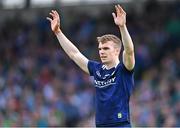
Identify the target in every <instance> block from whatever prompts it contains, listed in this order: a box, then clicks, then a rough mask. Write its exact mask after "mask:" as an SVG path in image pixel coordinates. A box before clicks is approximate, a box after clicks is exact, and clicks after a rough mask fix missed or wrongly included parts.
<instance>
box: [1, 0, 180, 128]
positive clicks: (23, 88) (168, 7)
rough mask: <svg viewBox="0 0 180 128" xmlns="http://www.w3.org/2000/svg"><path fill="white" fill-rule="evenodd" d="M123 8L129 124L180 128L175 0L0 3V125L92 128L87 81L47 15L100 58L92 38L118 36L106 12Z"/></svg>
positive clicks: (179, 24)
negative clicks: (130, 61)
mask: <svg viewBox="0 0 180 128" xmlns="http://www.w3.org/2000/svg"><path fill="white" fill-rule="evenodd" d="M115 4H121V5H122V6H123V8H124V9H125V10H126V12H127V26H128V30H129V32H130V34H131V36H132V39H133V42H134V45H135V56H136V66H135V86H136V88H135V91H134V93H133V95H132V97H131V101H130V108H131V120H132V125H133V126H152V127H153V126H154V127H165V126H167V127H173V126H174V127H177V126H180V79H179V77H180V47H179V44H180V1H179V0H156V1H155V0H0V126H1V127H10V126H24V127H26V126H34V127H38V126H41V127H42V126H64V127H70V126H82V127H83V126H86V127H87V126H91V127H94V126H95V124H94V121H95V120H94V113H95V107H94V106H95V105H94V104H95V103H94V98H95V97H94V96H95V92H94V87H93V82H92V78H91V77H89V76H88V75H87V74H85V73H84V72H83V71H81V70H80V68H79V67H77V66H76V65H75V63H74V62H73V61H72V60H70V59H69V57H68V56H67V55H66V54H65V53H64V51H63V50H62V49H61V47H60V46H59V44H58V40H57V39H56V37H55V35H54V34H53V33H52V31H51V29H50V24H49V23H48V21H47V20H46V17H47V16H48V15H49V11H50V10H51V9H57V11H58V12H59V13H60V16H61V28H62V30H63V32H64V34H65V35H66V36H67V37H68V38H69V39H70V40H71V41H72V42H73V43H74V44H75V45H76V46H77V47H78V48H79V49H80V51H81V52H82V53H83V54H84V55H85V56H86V57H88V58H89V59H92V60H97V61H99V56H98V49H97V43H96V37H97V36H101V35H103V34H107V33H112V34H115V35H117V36H120V34H119V30H118V28H117V27H116V25H115V24H114V22H113V17H112V15H111V13H112V12H113V11H115V10H114V5H115Z"/></svg>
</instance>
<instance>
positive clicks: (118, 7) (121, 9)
mask: <svg viewBox="0 0 180 128" xmlns="http://www.w3.org/2000/svg"><path fill="white" fill-rule="evenodd" d="M115 9H116V13H120V14H122V13H124V14H126V12H125V11H124V10H123V8H122V7H121V6H120V5H119V4H118V5H115Z"/></svg>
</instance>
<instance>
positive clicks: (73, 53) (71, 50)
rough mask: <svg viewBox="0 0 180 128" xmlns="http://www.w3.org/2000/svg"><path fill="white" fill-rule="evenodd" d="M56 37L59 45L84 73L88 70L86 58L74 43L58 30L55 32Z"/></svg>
mask: <svg viewBox="0 0 180 128" xmlns="http://www.w3.org/2000/svg"><path fill="white" fill-rule="evenodd" d="M56 37H57V39H58V40H59V43H60V45H61V47H62V48H63V49H64V51H65V52H66V54H67V55H68V56H69V57H70V58H71V59H72V60H73V61H74V62H75V63H76V64H77V65H78V66H79V67H80V68H81V69H82V70H83V71H85V72H86V73H88V74H89V71H88V59H87V58H86V57H85V56H84V55H83V54H82V53H81V52H80V51H79V50H78V49H77V48H76V46H74V44H73V43H72V42H71V41H70V40H69V39H67V37H66V36H65V35H64V34H63V33H62V32H61V31H60V32H58V33H56Z"/></svg>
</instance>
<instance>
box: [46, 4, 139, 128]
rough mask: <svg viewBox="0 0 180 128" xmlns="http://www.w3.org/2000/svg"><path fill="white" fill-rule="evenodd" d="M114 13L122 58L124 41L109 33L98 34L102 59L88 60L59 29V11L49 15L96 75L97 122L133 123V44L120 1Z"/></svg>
mask: <svg viewBox="0 0 180 128" xmlns="http://www.w3.org/2000/svg"><path fill="white" fill-rule="evenodd" d="M115 9H116V14H115V13H112V15H113V18H114V22H115V24H116V25H117V26H118V27H119V30H120V33H121V36H122V44H123V46H124V51H123V59H122V61H120V60H119V54H120V51H121V41H120V39H119V38H118V37H116V36H114V35H111V34H107V35H104V36H102V37H98V38H97V40H98V43H99V46H98V47H99V55H100V58H101V61H102V63H99V62H95V61H91V60H88V59H87V58H86V57H85V56H84V55H82V54H81V52H80V51H79V50H78V49H77V48H76V47H75V46H74V45H73V44H72V43H71V41H70V40H68V39H67V38H66V36H65V35H64V34H63V33H62V31H61V29H60V18H59V14H58V13H57V12H56V11H54V10H52V11H51V12H50V13H49V14H50V15H51V16H52V18H49V17H47V19H48V20H49V21H50V23H51V29H52V31H53V32H54V33H55V35H56V37H57V38H58V40H59V43H60V45H61V47H62V48H63V49H64V51H65V52H66V53H67V55H68V56H69V57H70V58H71V59H72V60H73V61H74V62H75V63H76V64H77V65H78V66H79V67H80V68H81V69H82V70H83V71H85V72H86V73H88V74H89V75H91V76H94V84H95V88H96V126H98V127H99V126H102V127H103V126H108V127H113V126H116V127H124V126H125V127H130V126H131V125H130V114H129V99H130V95H131V92H132V89H133V86H134V79H133V69H134V65H135V58H134V46H133V43H132V40H131V37H130V35H129V32H128V30H127V27H126V13H125V11H124V10H123V9H122V8H121V6H120V5H116V6H115Z"/></svg>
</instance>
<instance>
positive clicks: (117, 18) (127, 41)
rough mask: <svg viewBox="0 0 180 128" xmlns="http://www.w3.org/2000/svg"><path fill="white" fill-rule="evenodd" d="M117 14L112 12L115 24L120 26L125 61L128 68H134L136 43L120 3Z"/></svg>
mask: <svg viewBox="0 0 180 128" xmlns="http://www.w3.org/2000/svg"><path fill="white" fill-rule="evenodd" d="M115 9H116V14H115V13H112V15H113V18H114V22H115V24H116V25H117V26H118V27H119V29H120V33H121V37H122V43H123V46H124V51H123V63H124V65H125V67H126V68H127V69H128V70H132V69H133V68H134V65H135V57H134V45H133V42H132V39H131V37H130V35H129V32H128V30H127V27H126V12H125V11H124V10H123V9H122V7H121V6H120V5H116V6H115Z"/></svg>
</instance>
